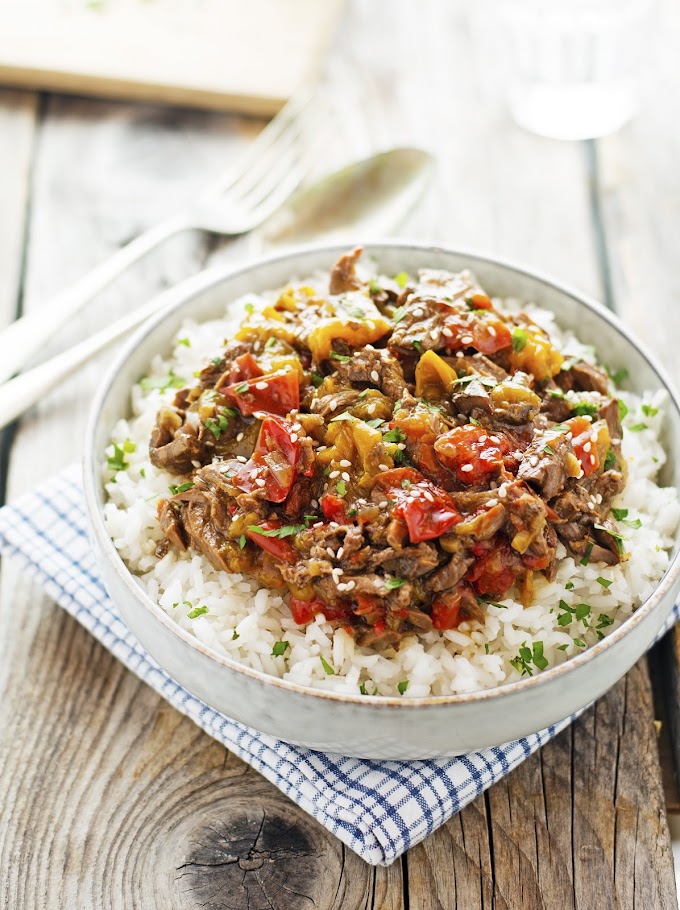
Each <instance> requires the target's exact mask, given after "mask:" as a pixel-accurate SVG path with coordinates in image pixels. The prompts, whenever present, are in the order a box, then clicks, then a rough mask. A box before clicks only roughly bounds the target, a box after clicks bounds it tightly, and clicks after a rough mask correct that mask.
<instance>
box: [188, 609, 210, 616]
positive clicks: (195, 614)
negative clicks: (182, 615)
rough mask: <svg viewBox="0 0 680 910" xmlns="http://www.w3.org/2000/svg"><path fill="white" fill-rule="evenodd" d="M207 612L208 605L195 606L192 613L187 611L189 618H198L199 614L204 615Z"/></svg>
mask: <svg viewBox="0 0 680 910" xmlns="http://www.w3.org/2000/svg"><path fill="white" fill-rule="evenodd" d="M207 612H208V608H207V607H195V608H194V609H193V610H192V611H191V612H190V613H187V619H196V617H197V616H202V615H203V614H204V613H207Z"/></svg>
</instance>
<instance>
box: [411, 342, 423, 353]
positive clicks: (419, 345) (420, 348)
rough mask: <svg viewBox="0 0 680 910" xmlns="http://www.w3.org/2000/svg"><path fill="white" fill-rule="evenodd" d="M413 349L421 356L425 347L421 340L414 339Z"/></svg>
mask: <svg viewBox="0 0 680 910" xmlns="http://www.w3.org/2000/svg"><path fill="white" fill-rule="evenodd" d="M413 347H414V348H415V349H416V351H418V353H419V354H422V353H423V345H422V343H421V341H420V338H414V339H413Z"/></svg>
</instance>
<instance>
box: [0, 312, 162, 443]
mask: <svg viewBox="0 0 680 910" xmlns="http://www.w3.org/2000/svg"><path fill="white" fill-rule="evenodd" d="M166 303H167V296H166V295H160V296H158V297H154V298H153V300H150V301H149V302H148V303H146V304H144V306H141V307H138V308H137V309H136V310H134V311H133V312H132V313H128V315H127V316H123V317H122V319H119V320H118V321H117V322H114V323H112V325H109V326H107V327H106V328H105V329H102V330H101V331H99V332H97V333H96V334H95V335H92V336H91V337H90V338H86V339H85V340H84V341H81V342H80V343H79V344H76V345H74V346H73V347H71V348H69V349H68V350H66V351H63V352H62V353H61V354H57V355H56V356H55V357H52V358H51V359H50V360H46V361H45V362H44V363H41V364H40V365H39V366H37V367H33V368H32V369H30V370H26V372H25V373H20V374H19V375H18V376H15V377H14V379H10V380H8V381H7V382H3V383H0V428H2V427H4V426H7V424H10V423H12V421H13V420H16V418H17V417H19V416H20V415H21V414H23V413H24V411H27V410H28V408H30V407H31V406H32V405H34V404H36V402H38V401H40V399H42V398H44V397H45V396H46V395H47V394H49V392H50V391H51V390H52V389H54V388H55V386H57V385H58V384H59V382H60V381H61V380H64V379H66V378H67V377H68V376H70V375H71V374H72V373H75V372H76V370H78V369H79V368H80V367H81V366H82V365H83V364H84V363H86V362H87V361H88V360H89V359H90V358H91V357H94V355H95V354H97V353H99V351H101V350H103V349H104V348H106V347H107V346H108V345H110V344H112V343H113V342H114V341H117V340H118V339H119V338H121V337H122V336H123V335H125V334H126V333H127V332H129V331H131V330H132V329H134V328H136V326H138V325H140V324H141V323H142V322H144V320H145V319H148V318H149V317H150V316H153V314H154V313H156V312H157V311H158V310H159V309H161V308H162V307H164V306H165V305H166Z"/></svg>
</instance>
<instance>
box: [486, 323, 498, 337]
mask: <svg viewBox="0 0 680 910" xmlns="http://www.w3.org/2000/svg"><path fill="white" fill-rule="evenodd" d="M486 328H487V331H488V333H489V335H495V334H496V329H494V327H493V326H492V325H488V326H487V327H486Z"/></svg>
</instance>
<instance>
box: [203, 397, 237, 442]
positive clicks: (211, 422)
mask: <svg viewBox="0 0 680 910" xmlns="http://www.w3.org/2000/svg"><path fill="white" fill-rule="evenodd" d="M237 391H238V390H237ZM228 427H229V421H228V419H227V418H226V417H225V416H224V414H220V415H219V417H218V418H217V419H216V420H215V419H214V418H212V417H208V418H207V419H206V420H205V428H206V430H209V431H210V433H212V435H213V436H214V437H215V441H216V442H217V441H218V440H219V438H220V436H221V435H222V433H224V432H226V430H227V429H228Z"/></svg>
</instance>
